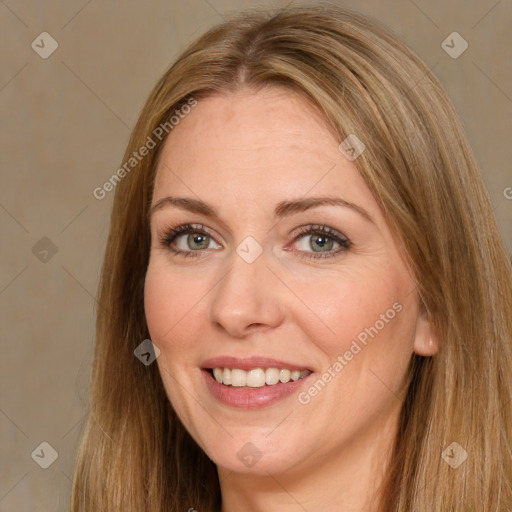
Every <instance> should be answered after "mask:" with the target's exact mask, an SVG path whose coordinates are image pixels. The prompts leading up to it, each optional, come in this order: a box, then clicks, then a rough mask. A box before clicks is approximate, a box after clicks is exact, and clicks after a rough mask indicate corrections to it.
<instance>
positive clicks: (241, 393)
mask: <svg viewBox="0 0 512 512" xmlns="http://www.w3.org/2000/svg"><path fill="white" fill-rule="evenodd" d="M202 373H203V376H204V378H205V379H206V384H207V386H208V388H209V390H210V391H211V393H212V395H213V396H214V397H215V398H216V399H217V400H218V401H219V402H222V403H223V404H225V405H231V406H233V407H240V408H243V409H257V408H259V407H265V406H268V405H272V404H274V403H276V402H278V401H279V400H282V399H284V398H286V397H287V396H289V395H291V394H292V393H293V392H295V391H297V390H298V389H299V388H300V387H301V386H302V385H304V381H306V380H307V379H309V378H310V377H311V376H312V375H314V374H313V373H310V374H309V375H308V376H307V377H303V378H302V379H299V380H295V381H290V382H286V383H283V382H279V383H277V384H274V385H272V386H263V387H261V388H249V387H236V386H235V387H233V386H225V385H224V384H220V383H218V382H217V381H216V380H215V379H214V377H213V376H212V374H211V373H210V372H209V371H208V370H202Z"/></svg>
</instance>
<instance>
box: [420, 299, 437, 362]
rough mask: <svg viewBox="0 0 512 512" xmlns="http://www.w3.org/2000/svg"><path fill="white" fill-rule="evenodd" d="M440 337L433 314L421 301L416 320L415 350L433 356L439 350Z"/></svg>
mask: <svg viewBox="0 0 512 512" xmlns="http://www.w3.org/2000/svg"><path fill="white" fill-rule="evenodd" d="M439 348H440V344H439V339H438V337H437V335H436V333H435V332H434V329H433V326H432V323H431V315H430V314H429V312H428V311H427V308H426V307H425V305H424V304H423V301H422V302H421V306H420V311H419V312H418V319H417V321H416V333H415V336H414V352H415V353H416V354H418V355H419V356H425V357H428V356H433V355H435V354H437V353H438V352H439Z"/></svg>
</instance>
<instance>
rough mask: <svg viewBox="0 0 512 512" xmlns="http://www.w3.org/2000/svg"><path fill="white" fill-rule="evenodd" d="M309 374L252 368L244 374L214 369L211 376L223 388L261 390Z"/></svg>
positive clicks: (240, 371) (227, 369) (237, 369)
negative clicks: (245, 387)
mask: <svg viewBox="0 0 512 512" xmlns="http://www.w3.org/2000/svg"><path fill="white" fill-rule="evenodd" d="M310 373H311V372H310V371H309V370H303V371H300V370H292V371H290V370H288V369H287V368H283V369H279V368H267V369H266V370H265V369H263V368H254V369H252V370H249V371H248V372H246V371H245V370H240V369H239V368H214V369H213V376H214V377H215V380H216V381H217V382H219V383H220V384H224V385H225V386H233V387H244V386H247V387H250V388H262V387H263V386H265V385H267V386H273V385H274V384H277V383H278V382H282V383H286V382H290V380H292V381H296V380H299V379H302V378H303V377H306V376H307V375H309V374H310Z"/></svg>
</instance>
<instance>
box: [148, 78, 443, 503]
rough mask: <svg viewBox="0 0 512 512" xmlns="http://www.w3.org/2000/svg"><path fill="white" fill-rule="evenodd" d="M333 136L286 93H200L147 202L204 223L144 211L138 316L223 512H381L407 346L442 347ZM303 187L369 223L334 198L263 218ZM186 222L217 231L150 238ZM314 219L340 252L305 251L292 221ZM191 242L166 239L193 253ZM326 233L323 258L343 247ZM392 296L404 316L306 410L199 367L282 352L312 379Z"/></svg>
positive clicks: (309, 247) (168, 148)
mask: <svg viewBox="0 0 512 512" xmlns="http://www.w3.org/2000/svg"><path fill="white" fill-rule="evenodd" d="M338 145H339V141H337V140H336V138H335V136H334V135H333V133H332V132H331V131H330V130H329V128H328V127H327V125H326V124H325V122H324V120H323V119H322V118H321V117H320V116H319V115H318V114H317V113H316V112H315V111H314V110H313V109H312V108H311V107H310V106H309V105H308V104H307V103H305V102H304V100H302V99H300V98H298V97H296V96H295V95H293V94H292V93H290V92H289V91H284V90H281V89H279V88H268V89H265V90H263V91H259V92H254V91H252V90H243V91H239V92H237V93H230V94H229V95H215V96H211V97H208V98H205V99H202V100H201V101H199V103H198V105H197V106H196V107H195V108H194V109H193V110H192V112H191V113H190V114H188V115H187V116H186V118H185V119H183V120H181V121H180V124H179V126H177V127H176V128H175V129H174V130H173V132H172V133H171V135H170V136H169V137H168V139H167V140H166V142H165V145H164V148H163V153H162V154H161V158H160V160H159V164H158V169H157V175H156V180H155V187H154V193H153V199H152V205H155V204H156V203H158V201H159V200H161V199H162V198H164V197H166V196H171V195H172V196H181V197H189V198H194V199H201V200H202V201H205V202H207V203H209V204H211V205H212V206H213V207H214V208H215V209H217V211H218V212H219V218H209V217H207V216H205V215H203V214H198V213H191V212H187V211H184V210H181V209H179V208H177V207H175V206H172V205H167V206H164V207H162V208H159V209H157V210H155V211H154V212H153V214H152V217H151V237H152V245H151V254H150V262H149V266H148V270H147V276H146V282H145V309H146V318H147V322H148V327H149V331H150V334H151V339H152V341H153V343H155V345H157V346H158V348H159V349H160V350H161V355H160V357H159V358H158V359H157V364H158V367H159V370H160V373H161V376H162V379H163V383H164V386H165V389H166V392H167V395H168V397H169V400H170V401H171V403H172V405H173V407H174V408H175V410H176V411H177V413H178V415H179V417H180V419H181V421H182V422H183V424H184V425H185V427H186V428H187V430H188V431H189V432H190V434H191V435H192V436H193V437H194V439H195V440H196V441H197V443H198V444H199V445H200V446H201V447H202V448H203V450H204V451H205V452H206V453H207V454H208V456H209V457H210V458H211V459H212V460H213V461H214V462H215V463H216V464H217V467H218V471H219V478H220V482H221V491H222V497H223V505H222V512H232V511H236V510H247V511H263V510H280V511H285V512H288V511H290V512H291V511H299V510H304V509H306V510H308V511H309V512H313V511H322V512H328V511H340V510H343V511H363V510H365V511H366V512H368V511H372V510H377V503H376V499H375V498H376V497H377V494H376V491H377V487H378V485H379V484H380V483H381V481H382V475H383V473H384V471H385V469H386V467H387V464H388V461H389V453H390V449H391V445H392V442H393V440H394V436H395V434H396V428H397V419H398V415H399V412H400V407H401V405H402V401H403V398H404V386H403V382H404V376H405V374H406V369H407V366H408V363H409V361H410V358H411V356H412V354H413V353H414V352H416V353H417V354H420V355H424V356H428V355H432V354H434V353H435V352H436V351H437V345H438V342H437V340H436V339H435V337H434V335H433V332H432V330H431V326H430V323H429V321H428V318H427V316H426V314H425V313H424V310H423V308H422V307H421V302H420V300H419V298H418V294H417V291H416V288H415V284H414V280H413V278H412V276H411V275H410V273H409V271H408V269H407V267H406V265H405V263H404V261H403V258H402V257H401V255H400V253H399V251H398V248H397V245H396V243H395V242H394V239H393V236H392V234H391V232H390V229H389V227H388V225H387V224H386V222H385V219H384V216H383V213H382V211H381V209H380V208H379V206H378V204H377V203H376V201H375V199H374V198H373V196H372V194H371V192H370V190H369V189H368V187H367V186H366V184H365V182H364V180H363V178H362V177H361V175H360V173H359V171H358V170H357V168H356V162H352V161H350V160H349V159H347V158H346V157H345V156H344V155H343V154H342V153H341V152H340V150H339V149H338ZM304 196H306V197H312V196H331V197H338V198H342V199H344V200H345V201H349V202H351V203H353V204H355V205H357V206H358V207H360V208H363V209H364V210H365V211H366V212H367V213H368V214H369V215H370V216H371V218H372V219H373V221H370V220H368V219H367V218H365V216H363V215H362V214H360V213H359V212H358V211H356V210H355V209H353V208H349V207H340V206H333V205H330V206H320V207H317V208H314V209H310V210H307V211H303V212H298V213H294V214H293V215H290V216H288V217H284V218H282V219H279V220H276V219H275V218H274V217H273V212H274V208H275V206H276V205H277V204H278V203H279V202H281V201H283V200H291V199H299V198H303V197H304ZM186 223H193V224H203V225H204V226H205V227H206V228H207V230H208V235H211V238H208V237H207V238H206V242H205V245H203V246H201V245H200V243H199V245H200V247H206V248H204V249H201V248H200V249H199V252H200V254H199V257H190V258H185V257H183V256H182V255H175V254H173V253H172V252H171V251H170V249H169V248H168V247H165V246H164V245H163V244H162V243H161V242H160V238H162V237H163V236H164V235H165V234H166V229H167V228H168V227H169V225H170V224H173V225H181V224H186ZM309 225H325V226H329V227H330V228H332V229H333V230H335V231H337V232H339V233H340V234H342V235H344V236H345V237H347V238H348V239H349V240H350V241H351V245H350V247H349V248H348V249H346V250H344V251H343V252H338V253H337V254H336V255H335V256H334V257H332V258H320V259H317V260H313V259H311V260H309V259H304V258H301V257H300V254H301V253H302V254H303V255H305V256H306V257H307V256H315V255H318V254H319V252H315V248H316V249H317V251H322V249H321V248H318V245H315V244H314V241H313V240H312V238H313V237H312V235H311V234H309V235H308V234H306V235H301V237H302V238H300V239H297V240H296V231H297V228H298V227H299V226H309ZM247 236H251V237H253V238H254V239H255V240H256V241H257V242H258V244H259V245H260V246H261V248H262V250H263V253H262V254H261V255H260V256H259V257H258V258H257V259H256V260H255V261H254V262H252V263H247V262H246V261H245V260H244V259H243V258H241V257H240V256H239V255H238V254H237V252H236V248H237V247H238V246H239V245H240V244H241V242H242V241H243V240H244V239H245V238H246V237H247ZM187 237H188V234H184V235H181V236H179V237H178V239H177V240H175V242H174V247H178V248H180V249H182V250H188V251H190V252H193V251H194V248H195V253H196V254H197V253H198V249H197V245H190V244H191V243H192V244H193V241H192V242H191V241H190V239H189V240H188V245H187ZM328 241H329V243H330V245H328V247H325V248H324V249H323V252H320V254H325V252H330V253H331V254H332V253H336V251H337V250H338V249H340V247H341V246H340V245H338V244H337V243H336V242H333V241H332V239H331V238H328ZM397 302H398V303H399V304H400V305H401V307H402V309H401V311H400V312H398V313H397V314H396V316H394V318H393V319H392V320H389V321H388V322H386V323H385V326H384V327H383V328H382V329H381V330H379V332H378V334H377V335H375V336H374V337H373V338H369V339H368V343H367V345H366V346H364V347H363V348H362V350H361V351H360V352H358V353H357V355H356V356H354V357H353V359H352V360H351V361H349V362H348V363H347V364H346V366H344V368H343V370H342V371H340V372H339V373H337V374H336V377H334V378H332V379H331V381H330V382H329V383H328V384H327V385H326V386H325V387H324V388H323V389H321V391H320V392H319V393H318V394H317V395H316V396H314V397H313V398H311V400H310V401H309V403H307V404H301V403H299V401H298V399H297V393H294V394H292V395H290V396H289V397H287V398H285V399H284V400H281V401H279V402H278V403H276V404H273V405H270V406H267V407H263V408H259V409H253V410H247V409H241V408H235V407H232V406H227V405H223V404H221V403H220V402H218V401H217V400H216V399H215V398H214V397H213V395H212V394H211V393H210V391H209V390H208V388H207V386H206V384H205V380H204V376H203V374H202V372H201V370H200V367H201V364H202V362H203V361H205V360H206V359H208V358H211V357H215V356H221V355H231V356H235V357H250V356H256V355H260V356H266V357H271V358H275V359H280V360H284V361H288V362H291V363H294V364H297V365H299V366H305V367H307V368H310V369H311V370H312V371H314V372H315V374H316V375H315V376H314V378H313V381H316V380H317V379H318V378H319V377H320V376H321V375H322V373H323V372H325V371H327V369H328V368H329V367H332V365H333V363H334V362H335V361H336V360H337V358H338V356H340V355H343V354H344V353H345V352H346V351H347V350H349V348H350V346H351V343H352V341H353V340H354V339H356V337H357V335H358V334H359V333H361V332H362V331H364V329H365V328H367V327H370V326H374V325H375V323H376V321H377V320H379V319H380V318H381V315H382V314H385V313H386V311H387V310H389V309H390V308H392V305H393V304H394V303H397ZM429 340H432V342H431V343H429ZM309 382H310V383H312V382H311V379H309ZM310 385H311V384H308V386H305V387H304V388H301V391H304V390H307V389H308V387H309V386H310ZM247 442H251V443H253V444H254V445H255V446H256V447H257V449H258V450H259V451H260V452H261V459H260V460H259V461H258V462H257V463H256V464H255V465H253V466H252V467H246V466H245V465H244V464H243V463H242V461H241V460H240V459H239V458H238V457H237V452H238V451H239V450H240V449H241V448H242V447H243V446H244V445H245V444H246V443H247ZM190 505H191V506H193V505H194V504H190ZM185 508H186V507H185Z"/></svg>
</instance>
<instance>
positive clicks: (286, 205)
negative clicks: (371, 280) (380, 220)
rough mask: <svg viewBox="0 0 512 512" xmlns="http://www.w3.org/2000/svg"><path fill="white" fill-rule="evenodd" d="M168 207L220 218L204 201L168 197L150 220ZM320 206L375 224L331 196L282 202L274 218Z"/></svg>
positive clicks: (358, 209) (361, 210)
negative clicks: (352, 213) (348, 212)
mask: <svg viewBox="0 0 512 512" xmlns="http://www.w3.org/2000/svg"><path fill="white" fill-rule="evenodd" d="M166 206H174V207H176V208H179V209H180V210H185V211H189V212H192V213H198V214H201V215H204V216H206V217H212V218H213V217H216V218H219V215H218V213H217V210H216V209H215V208H214V207H213V206H211V205H209V204H208V203H205V202H204V201H201V200H199V199H193V198H189V197H172V196H167V197H164V198H162V199H160V200H159V201H157V202H156V203H155V204H154V205H153V206H152V207H151V209H150V211H149V216H150V218H151V216H152V215H153V214H154V213H155V212H156V211H158V210H161V209H162V208H164V207H166ZM319 206H342V207H345V208H351V209H352V210H354V211H356V212H357V213H359V214H360V215H362V216H363V217H364V218H365V219H366V220H368V221H370V222H372V223H374V224H375V220H374V219H373V217H372V216H371V215H370V214H369V213H368V212H367V211H366V210H365V209H364V208H362V207H361V206H358V205H357V204H354V203H351V202H350V201H346V200H345V199H341V197H331V196H321V197H306V198H301V199H294V200H288V201H281V202H280V203H278V204H277V205H276V207H275V209H274V217H276V218H284V217H287V216H290V215H293V214H295V213H300V212H304V211H306V210H309V209H311V208H317V207H319Z"/></svg>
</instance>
